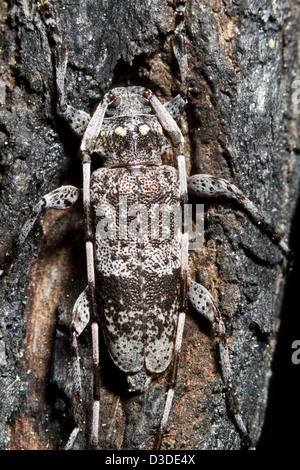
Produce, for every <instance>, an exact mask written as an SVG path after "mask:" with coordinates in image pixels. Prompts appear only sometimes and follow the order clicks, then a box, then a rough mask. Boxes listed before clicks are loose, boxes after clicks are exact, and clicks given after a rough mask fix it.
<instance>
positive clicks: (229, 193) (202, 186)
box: [188, 175, 290, 256]
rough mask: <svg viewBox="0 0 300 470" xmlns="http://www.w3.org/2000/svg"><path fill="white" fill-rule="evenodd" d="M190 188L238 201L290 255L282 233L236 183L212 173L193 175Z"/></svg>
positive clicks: (200, 192) (209, 195)
mask: <svg viewBox="0 0 300 470" xmlns="http://www.w3.org/2000/svg"><path fill="white" fill-rule="evenodd" d="M188 190H189V192H191V193H192V194H196V195H197V196H200V197H218V196H225V197H227V198H230V199H233V200H235V201H237V202H238V203H239V204H240V205H241V206H242V207H243V208H244V209H245V210H246V211H247V212H248V213H249V214H250V216H251V217H252V218H253V220H254V222H255V223H256V224H257V225H258V226H259V227H260V228H261V229H262V230H263V231H264V232H265V233H266V234H267V235H268V237H269V238H270V239H271V240H273V241H274V243H276V244H277V245H278V246H279V248H280V249H281V250H282V252H283V253H284V254H285V255H286V256H289V255H290V251H289V248H288V246H287V244H286V243H285V242H284V241H283V236H282V234H281V233H280V232H279V231H278V230H277V228H276V227H274V225H272V224H271V223H270V222H269V221H268V220H267V219H266V217H265V216H264V214H263V213H262V212H260V210H259V209H258V208H257V207H256V206H255V205H254V204H253V202H251V201H250V199H248V198H247V197H246V196H244V194H242V192H241V191H240V190H239V189H238V188H237V187H236V186H235V185H234V184H231V183H229V181H227V180H225V179H222V178H216V177H214V176H211V175H193V176H191V177H190V178H189V179H188Z"/></svg>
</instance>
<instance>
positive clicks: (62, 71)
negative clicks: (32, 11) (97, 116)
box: [38, 1, 91, 137]
mask: <svg viewBox="0 0 300 470" xmlns="http://www.w3.org/2000/svg"><path fill="white" fill-rule="evenodd" d="M38 9H39V12H40V14H41V17H42V19H43V20H44V22H45V25H46V28H47V32H48V36H49V41H50V45H51V46H52V49H53V56H54V66H55V76H56V80H55V84H56V93H57V111H58V114H59V115H60V116H61V117H62V118H63V119H64V120H65V121H66V122H67V123H68V124H69V126H70V128H71V129H72V131H73V132H74V133H75V134H77V135H78V136H79V137H81V136H83V134H84V132H85V130H86V128H87V125H88V123H89V121H90V119H91V117H90V115H89V114H87V113H86V112H84V111H81V110H78V109H75V108H73V106H70V105H69V104H67V103H66V100H65V77H66V69H67V63H68V53H67V50H66V48H65V46H64V43H63V39H62V35H61V32H60V30H59V27H58V24H57V22H56V19H55V16H54V12H53V9H52V5H51V3H50V2H49V1H42V2H41V3H40V4H39V5H38Z"/></svg>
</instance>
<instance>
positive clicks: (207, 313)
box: [188, 280, 252, 448]
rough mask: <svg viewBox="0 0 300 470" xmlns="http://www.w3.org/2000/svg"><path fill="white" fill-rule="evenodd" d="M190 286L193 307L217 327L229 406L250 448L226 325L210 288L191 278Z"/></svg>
mask: <svg viewBox="0 0 300 470" xmlns="http://www.w3.org/2000/svg"><path fill="white" fill-rule="evenodd" d="M188 288H189V290H188V299H189V301H190V302H191V304H192V305H193V307H194V308H195V309H196V311H197V312H198V313H200V314H201V315H202V316H204V317H205V318H206V319H207V320H208V321H209V322H210V323H211V324H213V325H214V327H215V330H216V333H217V336H218V340H219V354H220V362H221V371H222V376H223V380H224V383H225V386H226V391H227V401H228V407H229V409H230V412H231V414H232V416H233V419H234V422H235V423H236V426H237V429H238V431H239V433H240V435H241V437H242V439H243V441H244V442H245V444H246V445H247V447H248V448H251V447H252V442H251V439H250V436H249V433H248V431H247V428H246V426H245V424H244V421H243V418H242V415H241V412H240V410H239V405H238V402H237V400H236V398H235V394H234V389H233V383H232V371H231V366H230V360H229V353H228V347H227V341H226V330H225V325H224V323H223V320H222V318H221V315H220V313H219V311H218V310H217V307H216V306H215V303H214V301H213V298H212V296H211V294H210V293H209V292H208V290H207V289H205V287H203V286H201V285H200V284H198V283H197V282H194V281H191V280H189V282H188Z"/></svg>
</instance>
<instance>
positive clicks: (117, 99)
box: [108, 95, 121, 108]
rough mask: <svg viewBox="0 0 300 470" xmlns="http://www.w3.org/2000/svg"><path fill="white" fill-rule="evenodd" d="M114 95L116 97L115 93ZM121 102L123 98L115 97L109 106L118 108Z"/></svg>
mask: <svg viewBox="0 0 300 470" xmlns="http://www.w3.org/2000/svg"><path fill="white" fill-rule="evenodd" d="M113 97H115V95H113ZM120 103H121V98H120V97H118V98H116V99H114V100H113V101H111V102H110V103H109V105H108V106H109V108H117V107H118V106H119V104H120Z"/></svg>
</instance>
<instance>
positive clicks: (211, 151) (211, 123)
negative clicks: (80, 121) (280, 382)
mask: <svg viewBox="0 0 300 470" xmlns="http://www.w3.org/2000/svg"><path fill="white" fill-rule="evenodd" d="M53 3H55V10H56V12H57V17H58V22H59V24H60V28H61V30H62V33H63V36H64V40H65V44H66V46H67V49H68V51H69V67H68V74H67V92H68V93H67V94H68V100H69V102H70V103H72V104H73V105H74V106H76V107H78V108H81V109H84V110H85V111H89V112H93V110H94V108H95V105H96V104H97V103H98V102H99V100H100V99H101V96H102V94H103V92H104V91H106V90H107V89H108V88H109V87H111V86H112V85H119V84H121V85H127V84H142V85H146V86H148V87H149V88H151V89H152V90H153V91H154V92H155V93H157V95H158V96H159V98H160V99H161V100H162V101H163V102H164V101H166V100H168V99H170V98H171V97H172V96H175V95H176V94H177V93H178V92H179V90H180V82H179V76H178V70H177V66H176V61H175V59H174V56H173V53H172V48H171V44H172V39H173V33H174V11H173V8H172V4H171V2H167V1H166V0H163V1H162V0H146V1H145V0H136V1H130V0H122V1H118V2H114V1H112V0H111V1H104V0H100V1H99V0H87V1H86V2H80V1H79V0H78V1H74V2H71V4H70V3H68V4H65V2H62V1H60V0H58V1H55V2H53ZM1 10H2V11H1V13H2V14H1V28H2V29H1V31H2V44H3V46H2V56H1V67H2V69H1V71H2V78H1V82H0V91H1V96H0V98H1V108H0V113H1V115H0V119H1V124H0V141H1V146H2V149H1V162H0V165H1V166H0V170H1V189H2V194H1V233H0V236H1V246H0V248H1V259H3V258H5V255H6V253H7V252H8V250H10V249H11V247H12V246H13V244H14V242H15V240H16V238H17V236H18V233H19V231H20V228H21V227H22V225H23V223H24V222H25V221H26V219H27V218H28V216H29V215H30V213H31V209H32V207H33V204H34V203H36V202H37V201H38V200H39V199H40V198H41V197H42V196H43V195H44V194H46V193H47V192H49V191H50V190H52V189H54V188H56V187H58V186H59V185H61V184H65V183H67V182H71V183H72V184H75V185H77V186H80V185H81V167H80V162H79V161H78V159H77V158H76V154H77V150H78V144H79V142H78V141H77V140H76V138H74V136H73V135H72V134H71V133H70V132H69V130H68V129H67V128H66V126H65V125H64V123H63V122H61V121H60V120H59V119H57V116H56V114H55V99H54V80H53V78H54V76H53V67H52V62H51V54H50V50H49V45H48V40H47V37H46V33H45V28H44V25H43V24H42V22H41V19H40V17H39V15H38V13H37V10H36V6H35V4H34V2H29V1H27V0H19V1H17V0H16V1H15V2H8V1H3V2H2V4H1ZM299 20H300V17H299V5H298V2H297V1H296V0H274V1H272V2H271V1H267V0H262V1H259V2H258V1H248V0H246V1H234V0H228V1H227V0H226V1H224V0H223V1H221V0H205V1H199V0H190V1H188V2H187V14H186V29H187V31H186V35H187V51H188V58H189V82H190V94H189V102H188V106H187V111H186V114H185V116H184V118H183V120H182V127H183V131H184V134H185V137H186V156H187V167H188V171H189V173H190V174H194V173H200V172H202V173H210V174H213V175H215V176H221V177H225V178H227V179H229V180H230V181H232V182H233V183H235V184H236V185H237V186H238V187H239V188H240V189H241V190H242V191H243V192H244V193H245V194H246V195H247V196H248V197H249V198H250V199H251V200H252V201H253V202H255V203H256V204H257V205H258V206H259V207H260V208H261V209H262V210H263V211H264V212H265V213H266V214H267V215H268V216H269V218H270V219H271V220H272V221H273V222H274V224H276V225H277V226H279V227H281V228H282V230H283V232H284V233H286V235H287V237H288V235H289V232H290V226H291V220H292V216H293V213H294V211H295V206H296V202H297V195H298V185H299V162H298V160H297V155H298V154H299V151H300V147H299V138H298V135H299V113H298V108H297V99H295V98H297V96H298V95H297V96H296V91H297V90H296V89H295V88H293V83H294V85H295V82H294V80H295V79H296V78H297V77H298V78H299V51H298V43H299V31H298V24H299ZM292 98H294V99H292ZM193 201H194V202H195V200H194V199H193ZM200 202H201V201H200ZM202 202H203V201H202ZM205 203H206V219H205V226H206V233H205V246H204V248H203V250H202V251H200V252H196V253H191V265H190V270H191V275H192V276H194V277H196V279H198V280H201V282H202V283H203V284H204V285H205V286H206V287H207V288H208V289H209V290H210V291H211V293H212V294H213V296H214V298H215V300H216V302H217V305H218V306H219V308H220V310H221V312H222V314H223V317H224V320H225V323H226V327H227V332H228V343H229V347H230V351H231V360H232V367H233V371H234V377H235V383H236V390H237V396H238V399H239V402H240V405H241V409H242V412H243V416H244V418H245V421H246V423H247V426H248V428H249V430H250V433H251V436H252V438H253V440H254V441H255V442H256V441H257V440H258V439H259V436H260V433H261V429H262V425H263V422H264V415H265V409H266V403H267V396H268V384H269V378H270V371H271V361H272V357H273V353H274V349H275V345H276V337H277V332H278V328H279V323H280V321H279V315H280V310H281V302H282V296H283V290H284V285H285V278H286V272H285V263H284V261H283V257H282V255H281V253H280V252H279V250H278V249H277V248H276V247H275V246H274V245H273V244H272V242H270V241H269V239H268V238H267V237H266V236H265V235H264V234H262V233H261V231H260V230H259V228H257V227H256V226H255V225H254V224H253V222H252V221H251V220H250V219H249V218H248V217H247V215H246V214H245V213H243V212H242V211H241V210H240V209H239V208H238V207H237V206H235V205H232V204H230V203H229V202H228V201H223V200H222V201H205ZM41 226H42V229H41ZM41 226H38V227H36V228H35V229H34V231H33V232H32V233H31V234H30V236H29V237H28V240H27V241H26V243H25V244H24V246H22V247H20V250H18V251H17V252H14V253H13V255H12V256H11V258H10V259H9V260H8V261H9V262H8V263H6V265H4V266H3V271H4V272H3V275H2V285H1V300H2V303H1V318H0V328H1V330H0V381H1V383H0V395H1V397H0V447H1V448H2V449H58V448H61V447H62V446H63V444H64V442H65V441H66V439H67V437H68V433H69V432H70V430H71V429H72V415H71V412H70V400H71V371H70V365H69V344H68V325H69V322H70V314H71V310H72V304H73V303H74V301H75V299H76V297H77V296H78V295H79V293H80V292H81V291H82V289H83V287H84V286H85V283H86V278H85V258H84V241H83V229H82V212H81V207H80V205H79V206H78V207H75V208H73V209H71V210H69V211H65V212H60V211H57V212H55V211H49V212H48V213H47V214H46V215H45V216H44V217H43V218H42V221H41ZM81 347H82V362H83V365H84V367H85V369H84V380H85V389H86V394H87V399H86V402H87V405H88V416H89V410H90V408H91V397H90V391H89V390H90V381H91V374H90V370H91V356H90V340H89V331H86V332H85V333H84V334H83V337H82V338H81ZM101 351H102V354H101V357H102V374H101V375H102V413H101V429H103V432H101V446H102V447H103V448H115V449H116V448H126V449H133V448H149V447H151V443H152V441H153V436H154V435H155V430H156V429H157V426H158V424H159V420H160V416H161V411H162V407H163V402H164V393H165V391H166V387H167V378H168V373H166V374H164V375H163V377H161V378H159V379H157V380H156V381H155V382H154V383H153V386H152V387H151V389H150V390H149V393H147V395H146V396H143V395H142V396H131V395H129V394H128V393H127V392H126V382H125V379H124V377H123V376H122V375H121V373H120V372H119V371H118V370H117V369H116V368H115V367H114V366H113V365H112V364H111V362H110V360H109V358H108V357H107V353H106V352H105V349H104V348H103V347H102V349H101ZM119 395H120V396H121V399H120V402H119V404H118V403H117V399H118V396H119ZM114 409H116V415H115V421H114V422H113V423H112V420H111V418H112V415H113V412H114ZM111 423H112V431H113V432H111V433H110V432H109V431H108V430H109V428H110V426H111ZM87 445H88V444H87V443H86V440H85V438H82V439H80V440H79V441H78V443H77V448H86V447H87ZM163 447H164V448H176V449H239V448H240V447H241V440H240V437H239V434H238V433H237V431H236V429H235V426H234V424H233V422H232V420H231V419H230V417H229V416H228V412H227V408H226V399H225V394H224V389H223V384H222V380H221V376H220V370H219V367H218V360H217V350H216V344H215V340H214V337H213V334H212V331H211V329H210V327H209V325H208V324H207V323H206V322H205V321H204V320H203V319H201V318H199V317H198V316H197V315H196V313H195V312H193V311H191V312H190V315H189V317H188V319H187V324H186V330H185V335H184V347H183V353H182V357H181V363H180V369H179V377H178V385H177V387H176V395H175V403H174V406H173V410H172V413H171V416H170V421H169V425H168V433H167V435H166V437H165V439H164V444H163Z"/></svg>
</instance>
